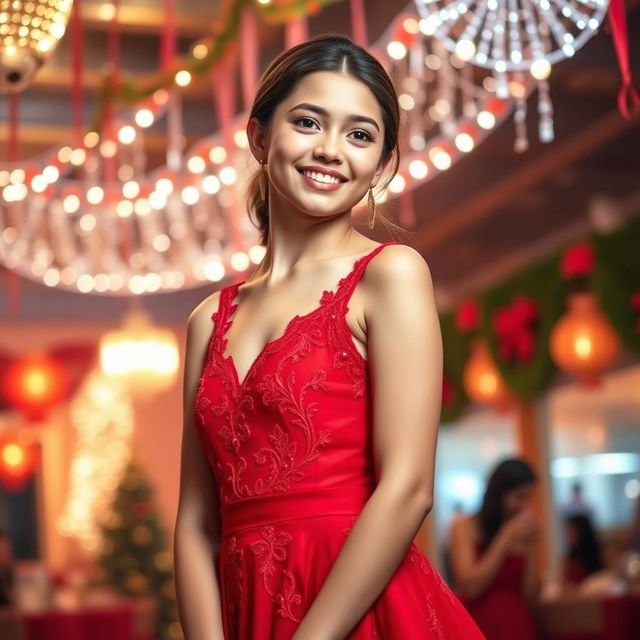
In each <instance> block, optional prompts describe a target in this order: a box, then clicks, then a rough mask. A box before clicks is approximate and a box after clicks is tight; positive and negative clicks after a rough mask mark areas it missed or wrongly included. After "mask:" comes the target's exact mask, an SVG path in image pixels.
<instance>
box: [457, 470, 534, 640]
mask: <svg viewBox="0 0 640 640" xmlns="http://www.w3.org/2000/svg"><path fill="white" fill-rule="evenodd" d="M536 481H537V478H536V474H535V473H534V471H533V469H532V468H531V467H530V466H529V464H527V463H526V462H525V461H524V460H520V459H516V458H513V459H506V460H503V461H502V462H501V463H500V464H498V465H497V466H496V467H495V469H494V470H493V471H492V473H491V474H490V476H489V479H488V481H487V488H486V491H485V494H484V497H483V500H482V505H481V506H480V509H479V511H478V512H477V513H475V514H473V515H470V516H466V517H461V518H457V519H456V520H455V521H454V522H453V524H452V527H451V564H452V568H453V574H454V576H455V581H456V585H457V589H458V593H459V594H460V596H461V599H462V602H463V603H464V605H465V606H466V607H467V610H468V611H469V613H471V615H472V616H473V618H474V620H475V621H476V623H477V624H478V626H479V627H480V629H481V630H482V632H483V633H484V634H485V635H486V637H487V638H488V640H513V639H514V638H517V639H518V640H534V639H535V638H536V630H535V625H534V621H533V616H532V615H531V611H530V605H531V604H532V603H533V602H535V600H536V598H537V597H538V595H539V591H540V580H539V577H538V575H537V570H536V566H535V548H536V544H535V543H536V541H537V538H538V535H539V523H538V521H537V519H536V517H535V516H534V514H533V513H532V512H531V511H530V510H529V505H530V502H531V497H532V492H533V490H534V487H535V483H536Z"/></svg>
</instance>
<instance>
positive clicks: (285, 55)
mask: <svg viewBox="0 0 640 640" xmlns="http://www.w3.org/2000/svg"><path fill="white" fill-rule="evenodd" d="M316 71H336V72H343V71H344V72H346V73H347V74H349V75H351V76H353V77H354V78H357V79H358V80H361V81H362V82H364V83H365V84H366V85H367V86H368V87H369V88H370V89H371V91H372V92H373V94H374V96H375V97H376V99H377V101H378V104H379V105H380V109H381V111H382V119H383V122H384V141H383V148H382V158H383V159H386V158H387V157H388V156H389V155H390V154H393V155H394V156H395V157H394V162H393V163H392V172H391V173H390V175H389V176H388V177H387V178H386V179H385V181H384V182H383V184H382V186H380V187H379V189H378V190H379V191H381V190H383V189H384V188H386V186H387V185H388V184H389V182H390V181H391V180H392V179H393V176H394V175H395V173H396V171H397V170H398V165H399V161H400V157H399V148H398V135H399V126H400V110H399V108H398V97H397V94H396V91H395V89H394V87H393V84H392V82H391V79H390V78H389V76H388V75H387V72H386V71H385V70H384V68H383V66H382V65H381V64H380V63H379V62H378V61H377V60H376V59H375V58H374V57H373V56H372V55H371V54H370V53H369V52H368V51H366V50H365V49H363V48H362V47H361V46H359V45H357V44H355V43H354V42H353V41H352V40H350V39H349V38H347V37H346V36H342V35H335V34H327V35H322V36H318V37H316V38H313V39H311V40H309V41H307V42H303V43H301V44H298V45H296V46H294V47H291V48H290V49H287V50H286V51H283V52H282V53H281V54H280V55H278V56H277V57H276V58H275V59H274V60H273V61H272V62H271V64H270V65H269V66H268V67H267V69H266V70H265V71H264V73H263V74H262V76H261V78H260V81H259V83H258V88H257V90H256V96H255V98H254V101H253V106H252V107H251V112H250V114H249V119H251V118H257V120H258V121H259V122H260V124H261V125H262V126H263V127H265V128H268V127H269V125H270V124H271V120H272V118H273V114H274V111H275V110H276V108H277V106H278V105H279V104H280V103H281V102H282V101H283V100H285V99H286V98H287V97H288V96H289V95H290V94H291V92H292V91H293V90H294V89H295V87H296V86H297V84H298V83H299V82H300V81H301V80H302V78H304V76H306V75H307V74H309V73H314V72H316ZM260 172H261V169H258V171H257V172H256V173H255V174H254V176H253V177H252V179H251V181H250V183H249V187H248V198H247V208H248V211H249V215H250V217H251V215H252V214H253V215H254V216H255V218H256V221H255V223H254V224H256V226H257V228H258V229H259V230H260V232H261V234H262V238H261V244H262V245H265V244H266V243H267V238H268V235H269V203H268V194H267V197H266V198H265V199H263V198H262V197H261V195H260ZM377 217H378V212H376V218H377ZM380 217H382V218H383V220H384V221H385V222H389V221H388V220H387V219H386V218H384V217H383V216H380Z"/></svg>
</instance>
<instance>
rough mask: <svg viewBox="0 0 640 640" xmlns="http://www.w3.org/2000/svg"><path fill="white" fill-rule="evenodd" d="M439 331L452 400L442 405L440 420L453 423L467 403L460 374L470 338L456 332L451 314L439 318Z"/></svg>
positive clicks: (453, 316) (465, 360)
mask: <svg viewBox="0 0 640 640" xmlns="http://www.w3.org/2000/svg"><path fill="white" fill-rule="evenodd" d="M440 330H441V332H442V342H443V345H444V353H443V370H444V371H443V373H444V376H445V377H446V378H447V379H448V381H449V382H450V384H451V386H452V389H451V391H452V400H451V402H450V403H449V404H444V403H443V405H442V414H441V420H442V422H453V421H454V420H456V419H457V418H458V417H459V416H460V415H461V414H462V412H463V410H464V409H465V407H466V406H467V404H468V402H469V398H468V397H467V394H466V392H465V390H464V385H463V384H462V372H463V370H464V365H465V364H466V362H467V360H468V359H469V352H470V350H471V336H470V335H469V334H463V333H459V332H458V330H457V329H456V326H455V315H454V314H453V313H448V314H446V315H443V316H441V317H440Z"/></svg>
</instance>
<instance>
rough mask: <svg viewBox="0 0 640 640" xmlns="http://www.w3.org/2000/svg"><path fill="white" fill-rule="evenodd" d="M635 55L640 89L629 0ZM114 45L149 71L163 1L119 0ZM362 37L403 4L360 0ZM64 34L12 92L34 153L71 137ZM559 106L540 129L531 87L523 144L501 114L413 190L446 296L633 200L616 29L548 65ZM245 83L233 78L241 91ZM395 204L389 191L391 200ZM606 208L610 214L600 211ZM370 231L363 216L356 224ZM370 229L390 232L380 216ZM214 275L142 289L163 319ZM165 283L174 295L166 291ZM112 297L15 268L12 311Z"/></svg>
mask: <svg viewBox="0 0 640 640" xmlns="http://www.w3.org/2000/svg"><path fill="white" fill-rule="evenodd" d="M101 4H102V3H98V2H89V0H85V1H84V2H83V3H82V6H83V16H84V24H85V47H86V51H85V70H84V79H85V92H86V93H85V112H84V113H85V122H87V123H90V122H91V121H92V118H93V117H94V114H95V108H96V96H97V94H98V91H99V88H100V84H101V68H102V66H103V65H104V62H105V56H106V53H105V52H106V49H107V46H106V44H107V31H106V29H107V27H106V24H105V23H104V21H102V20H101V19H100V18H99V14H98V10H99V7H100V5H101ZM219 4H221V3H219V2H211V0H207V1H206V2H205V1H204V0H189V1H188V2H187V1H186V0H181V1H178V2H177V12H178V13H177V16H178V17H177V27H178V32H179V34H180V39H179V50H180V52H182V53H186V52H187V51H188V49H189V46H190V45H191V44H192V43H193V42H194V40H196V39H197V38H198V37H201V36H204V35H207V33H210V29H211V27H212V25H213V24H214V21H215V18H216V16H217V15H218V12H219V7H218V5H219ZM626 4H627V8H628V17H627V20H628V31H629V34H630V38H629V40H630V42H629V47H630V61H631V68H632V70H633V72H634V82H635V86H636V87H638V88H639V90H640V73H639V70H640V38H634V37H633V34H638V33H640V2H639V1H638V0H634V1H632V2H627V3H626ZM121 6H122V12H121V23H122V27H121V34H122V35H121V56H122V61H123V66H124V68H125V69H126V70H127V72H128V73H131V74H134V75H136V76H139V77H140V78H141V79H144V77H146V76H150V75H152V74H153V73H154V71H155V70H156V69H157V61H158V50H159V34H160V30H161V27H162V20H163V16H162V12H161V10H160V6H161V3H158V2H150V1H147V2H135V3H131V4H127V3H126V2H122V3H121ZM365 6H366V9H367V22H368V25H367V26H368V31H369V38H370V40H371V41H375V40H376V39H378V38H379V37H380V35H381V34H382V33H383V31H384V29H385V28H386V27H387V26H388V25H389V22H390V21H391V19H392V18H393V17H394V16H395V15H396V14H397V13H398V11H399V9H400V8H401V7H402V6H403V4H402V3H395V2H388V1H387V0H365ZM344 25H349V3H348V2H339V3H337V4H335V5H332V6H330V7H328V8H326V9H324V10H323V11H322V12H321V13H319V14H318V15H316V16H314V17H312V18H311V19H310V20H309V32H310V35H311V36H313V35H316V34H319V33H322V32H326V31H338V32H340V31H343V30H344ZM282 31H283V30H282V28H281V27H275V26H269V25H265V24H261V25H260V28H259V40H260V52H261V57H262V65H263V67H264V65H266V62H267V61H268V60H270V59H271V58H272V57H273V56H274V55H276V54H277V53H278V52H279V51H280V50H281V49H282V48H283V33H282ZM69 58H70V56H69V49H68V38H65V39H64V40H63V42H62V43H61V45H60V47H59V48H58V50H57V51H56V53H55V55H54V57H53V58H52V60H51V61H50V62H49V63H48V64H47V66H46V67H45V68H43V69H42V70H41V72H40V73H39V75H38V76H37V78H36V81H35V82H34V83H33V85H32V86H31V87H29V88H28V89H27V90H26V91H25V92H24V93H23V94H22V95H21V97H20V121H21V126H20V131H19V155H20V157H21V158H29V157H33V156H35V155H38V154H39V153H41V152H43V151H45V150H46V149H49V148H51V147H52V146H54V145H62V144H66V143H68V142H69V141H71V139H72V135H71V105H70V99H69V95H70V89H71V71H70V66H69ZM549 82H550V87H551V90H550V93H551V98H552V101H553V108H554V126H555V140H554V141H553V142H552V143H546V144H545V143H540V142H538V140H537V113H536V109H537V102H536V95H535V92H534V94H533V95H532V96H531V97H530V98H529V101H528V119H527V126H528V131H529V142H530V147H529V149H528V150H527V151H526V152H524V153H521V154H517V153H516V152H514V150H513V140H514V126H513V120H512V119H511V118H507V120H506V121H505V122H504V123H503V124H502V125H501V126H499V127H498V128H497V129H496V130H495V131H494V132H493V133H492V134H491V135H490V136H488V137H487V139H486V140H485V141H484V142H483V143H482V144H481V145H480V146H479V147H478V148H477V149H476V150H475V151H474V152H473V153H471V154H469V155H468V156H467V157H465V158H463V159H462V160H461V161H459V162H458V163H457V164H455V165H454V166H453V167H452V168H451V169H450V170H448V171H446V172H444V173H442V174H440V175H439V176H438V177H436V178H434V179H432V180H431V181H429V182H427V183H425V184H423V185H422V186H420V187H418V188H417V189H415V190H414V191H413V192H412V198H413V205H414V210H415V220H416V221H415V225H414V226H413V227H411V228H409V229H407V231H408V232H409V235H408V236H407V238H406V242H408V243H409V244H411V245H412V246H413V247H415V248H416V249H417V250H419V251H420V252H421V253H422V255H423V256H424V257H425V259H426V260H427V262H428V263H429V266H430V269H431V272H432V275H433V279H434V282H435V285H436V292H437V295H438V301H439V304H440V306H441V308H443V309H444V308H446V307H448V306H450V305H451V304H453V303H455V301H457V300H458V299H459V298H460V297H461V296H463V295H467V294H469V293H471V292H473V291H474V290H477V289H479V288H482V287H485V286H487V285H489V284H490V283H491V282H494V281H496V280H497V279H499V278H502V277H504V275H506V274H507V273H508V272H509V271H510V270H512V269H515V268H517V267H518V266H520V265H522V264H524V263H526V262H527V261H529V260H531V259H534V258H535V257H536V256H538V255H543V254H544V253H547V252H549V251H552V250H554V249H555V248H557V247H558V246H560V245H561V244H563V243H564V242H566V241H568V240H571V239H574V238H579V237H582V236H584V235H586V234H587V233H589V231H590V230H592V229H593V228H594V224H598V223H599V222H600V223H601V224H604V223H605V222H606V221H608V220H611V217H612V216H613V217H616V216H617V217H621V216H622V217H624V216H626V215H638V214H640V152H639V151H638V149H640V118H636V119H634V120H625V119H624V118H622V117H621V116H620V114H619V113H618V110H617V104H616V96H617V91H618V89H619V85H620V73H619V70H618V66H617V60H616V56H615V50H614V46H613V41H612V39H611V36H610V34H609V33H607V29H606V28H604V29H601V31H600V33H598V34H597V35H596V36H595V37H594V38H592V40H590V41H589V42H588V43H587V44H586V45H585V46H584V47H583V48H582V49H580V50H579V51H578V52H577V54H576V55H575V56H574V58H572V59H569V60H566V61H563V62H561V63H559V64H557V65H556V66H554V70H553V73H552V74H551V77H550V79H549ZM239 94H240V92H239V91H238V95H239ZM6 121H7V101H6V98H5V97H3V96H0V122H1V123H2V125H1V126H0V146H2V147H4V146H5V145H6V142H7V129H6V126H5V125H4V123H5V122H6ZM184 122H185V135H186V138H187V148H188V147H189V146H190V145H191V144H192V143H193V142H195V141H196V140H197V139H198V138H199V137H202V136H204V135H208V134H210V133H211V132H213V131H215V130H216V127H217V125H216V118H215V113H214V108H213V104H212V101H211V85H210V83H209V82H208V81H203V82H199V83H194V84H193V85H192V86H190V87H189V88H188V89H187V90H186V91H185V93H184ZM145 142H146V145H147V152H148V157H149V161H148V162H149V164H148V168H150V169H151V168H153V167H155V166H158V165H159V164H160V163H162V162H163V152H164V149H165V147H164V145H165V135H164V132H163V130H162V129H161V128H158V129H157V130H156V131H155V132H154V131H153V130H152V131H150V132H149V133H148V134H147V135H146V136H145ZM385 207H386V213H387V214H388V215H390V216H391V217H392V218H393V217H395V216H397V214H398V211H397V209H398V205H397V202H394V201H390V202H388V203H387V204H386V205H385ZM603 221H604V222H603ZM360 230H361V231H362V232H363V233H365V234H367V235H371V232H370V231H369V229H368V228H366V227H362V228H361V229H360ZM372 237H373V238H374V239H375V240H377V241H386V240H389V239H390V237H389V235H388V233H387V232H386V231H385V230H384V229H383V228H381V229H380V230H377V231H375V232H373V234H372ZM7 280H8V278H7V273H6V270H4V269H2V268H0V313H2V314H3V315H4V316H5V317H6V312H7V295H6V292H7V290H8V289H7V287H8V282H7ZM218 287H219V284H218V285H213V284H209V285H207V286H203V287H200V288H197V289H193V290H189V291H179V292H175V293H161V294H155V295H148V296H145V297H144V306H145V307H146V308H148V309H149V310H150V311H152V312H153V314H154V316H155V317H156V318H157V319H158V321H161V322H166V323H181V322H183V321H184V320H185V319H186V317H187V316H188V314H189V313H190V311H191V309H192V308H193V307H194V306H195V305H196V304H197V302H198V301H199V300H201V299H202V298H203V297H205V296H206V295H207V294H208V293H209V292H211V291H213V290H215V289H216V288H218ZM168 296H170V298H171V303H170V304H167V302H168V298H167V297H168ZM126 306H127V301H126V300H125V299H120V298H111V297H103V296H97V295H88V294H74V293H71V292H67V291H62V290H57V289H55V290H52V289H50V288H48V287H45V286H43V285H40V284H37V283H35V282H31V281H27V280H21V281H20V318H21V319H23V320H27V321H29V320H33V321H36V320H38V319H40V318H42V317H46V318H50V319H59V320H61V321H62V320H65V319H69V318H71V317H73V318H74V319H83V318H87V319H94V320H98V319H100V320H103V321H107V322H110V321H116V320H117V319H118V318H119V316H120V315H121V313H122V311H123V310H124V309H125V308H126Z"/></svg>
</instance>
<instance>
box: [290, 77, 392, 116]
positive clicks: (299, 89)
mask: <svg viewBox="0 0 640 640" xmlns="http://www.w3.org/2000/svg"><path fill="white" fill-rule="evenodd" d="M300 102H309V103H312V104H314V105H317V106H319V107H323V108H324V109H326V110H327V111H328V112H329V115H330V116H331V117H338V118H339V117H343V116H344V117H348V116H351V115H353V114H359V115H366V116H370V117H372V118H375V120H376V121H377V122H378V124H379V125H380V128H382V125H383V122H382V109H381V108H380V105H379V104H378V100H377V99H376V97H375V95H374V93H373V91H371V89H369V87H368V86H367V85H366V84H365V83H364V82H362V80H360V79H358V78H356V77H354V76H352V75H348V74H343V73H338V72H337V71H315V72H313V73H308V74H307V75H305V76H303V77H302V79H301V80H300V81H299V82H298V84H297V85H296V86H295V88H294V89H293V91H292V92H291V93H290V94H289V95H288V96H287V98H285V100H283V102H282V103H281V104H280V105H279V106H278V110H279V111H281V112H282V113H286V112H287V111H288V110H289V109H291V108H292V107H294V106H295V105H296V104H299V103H300Z"/></svg>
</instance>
